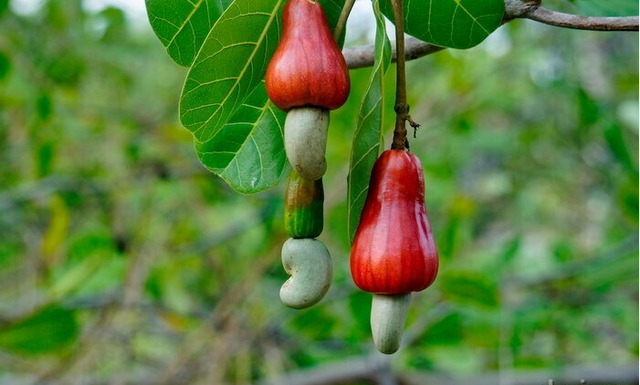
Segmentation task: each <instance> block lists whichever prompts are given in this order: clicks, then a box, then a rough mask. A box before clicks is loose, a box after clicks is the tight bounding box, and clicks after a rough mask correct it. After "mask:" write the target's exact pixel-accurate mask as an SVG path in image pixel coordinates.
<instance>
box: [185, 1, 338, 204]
mask: <svg viewBox="0 0 640 385" xmlns="http://www.w3.org/2000/svg"><path fill="white" fill-rule="evenodd" d="M283 3H284V1H282V0H281V1H278V2H277V3H273V2H269V1H252V2H249V1H248V0H237V1H236V2H235V3H234V4H233V5H232V6H231V7H230V8H229V9H228V10H227V12H225V14H224V15H223V16H222V17H221V18H220V19H219V20H218V23H216V25H215V26H214V27H213V29H212V30H211V33H210V35H209V36H208V37H207V41H206V42H205V44H204V46H203V48H202V51H201V52H200V53H199V54H198V57H197V58H196V61H195V63H194V65H193V67H192V69H191V71H190V72H189V74H188V75H187V80H186V82H185V89H184V90H183V95H182V99H181V106H180V107H181V119H182V123H183V125H185V127H187V128H188V129H190V130H191V131H193V133H194V137H195V147H196V152H197V154H198V157H199V158H200V161H201V162H202V163H203V164H204V165H205V167H207V168H208V169H209V170H211V171H212V172H214V173H216V174H218V175H219V176H220V177H222V178H223V179H224V180H225V181H226V182H227V183H228V184H229V185H230V186H231V187H232V188H233V189H235V190H236V191H238V192H241V193H246V194H250V193H256V192H259V191H263V190H266V189H268V188H271V187H273V186H275V185H276V184H277V183H278V182H279V180H280V177H281V176H282V175H283V174H284V171H285V170H286V167H287V162H286V156H285V153H284V145H283V139H282V136H283V129H282V128H283V124H284V117H285V114H284V113H283V112H282V111H280V110H278V109H277V108H275V107H274V106H273V105H272V104H271V103H270V102H269V101H268V98H267V96H266V93H265V91H264V86H263V85H261V86H260V87H258V88H256V86H258V85H259V84H260V83H261V81H262V78H263V77H264V72H265V71H266V67H267V65H268V62H269V59H270V58H271V55H272V54H273V51H274V50H275V47H276V45H277V44H276V43H277V41H278V39H279V37H280V29H281V26H280V25H281V21H280V11H279V10H280V8H281V5H282V4H283ZM321 3H322V5H323V9H324V11H325V13H326V15H327V19H328V21H329V26H330V27H332V28H333V27H334V26H335V24H336V23H337V20H338V18H339V15H340V12H341V10H342V5H343V4H344V0H341V1H339V0H323V1H321ZM238 19H240V20H238ZM238 23H243V24H244V25H245V27H243V28H238ZM256 80H258V81H257V82H256ZM245 99H246V101H245Z"/></svg>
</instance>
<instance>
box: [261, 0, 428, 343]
mask: <svg viewBox="0 0 640 385" xmlns="http://www.w3.org/2000/svg"><path fill="white" fill-rule="evenodd" d="M399 64H400V63H399ZM399 68H400V67H399ZM402 71H404V67H402ZM403 76H404V74H403ZM265 80H266V88H267V94H268V95H269V98H270V99H271V101H272V102H273V103H274V104H275V105H276V106H277V107H278V108H280V109H282V110H284V111H286V112H287V117H286V120H285V128H284V141H285V151H286V153H287V158H288V160H289V163H290V164H291V166H292V167H293V171H292V172H291V175H290V176H289V181H288V184H287V187H286V192H285V229H286V232H287V235H288V236H289V237H290V239H288V240H287V241H286V242H285V243H284V245H283V247H282V263H283V265H284V268H285V271H286V272H287V273H288V274H289V275H290V276H291V278H289V280H287V282H285V284H284V285H283V286H282V288H281V290H280V299H281V300H282V302H283V303H284V304H285V305H287V306H290V307H293V308H298V309H301V308H306V307H309V306H312V305H314V304H315V303H317V302H318V301H320V300H321V299H322V297H323V296H324V295H325V293H326V292H327V290H328V289H329V286H330V284H331V279H332V262H331V257H330V255H329V252H328V251H327V249H326V247H325V246H324V245H323V244H322V243H321V242H320V241H318V240H317V239H315V238H316V237H317V236H319V235H320V233H321V232H322V227H323V219H322V210H323V200H324V194H323V189H322V176H323V175H324V173H325V171H326V168H327V164H326V159H325V150H326V144H327V131H328V127H329V111H330V110H333V109H336V108H339V107H340V106H342V105H343V104H344V103H345V101H346V100H347V97H348V96H349V87H350V85H349V72H348V69H347V66H346V64H345V61H344V58H343V56H342V53H341V52H340V49H339V48H338V46H337V44H336V43H335V41H334V39H333V37H332V35H331V31H330V29H329V26H328V24H327V19H326V17H325V15H324V12H323V11H322V7H321V5H320V4H319V3H317V2H316V1H313V0H289V2H288V3H287V4H286V6H285V7H284V10H283V32H282V36H281V40H280V43H279V45H278V48H277V49H276V52H275V54H274V56H273V58H272V60H271V62H270V63H269V66H268V68H267V74H266V77H265ZM405 99H406V95H405ZM401 105H404V107H405V108H404V110H402V111H403V114H402V115H401V113H398V120H397V123H396V129H397V130H398V129H399V131H400V132H401V136H400V137H395V134H394V146H393V149H392V150H388V151H385V152H384V153H383V154H382V155H381V156H380V158H379V159H378V160H377V161H376V163H375V165H374V168H373V172H372V175H371V181H370V184H369V191H368V195H367V199H366V202H365V205H364V209H363V212H362V216H361V219H360V224H359V226H358V230H357V233H356V237H355V240H354V243H353V248H352V251H351V273H352V276H353V280H354V282H355V284H356V285H357V286H358V287H359V288H360V289H362V290H364V291H367V292H370V293H373V304H372V309H371V328H372V333H373V340H374V343H375V345H376V347H377V348H378V349H379V350H380V351H381V352H383V353H387V354H391V353H394V352H395V351H396V350H397V349H398V348H399V346H400V342H401V339H402V332H403V329H404V323H405V320H406V316H407V312H408V309H409V304H410V302H411V293H412V292H414V291H421V290H424V289H426V288H427V287H428V286H429V285H431V284H432V283H433V281H434V279H435V277H436V274H437V271H438V253H437V250H436V246H435V243H434V239H433V233H432V231H431V227H430V225H429V222H428V220H427V214H426V209H425V203H424V177H423V173H422V165H421V163H420V161H419V160H418V158H417V157H416V156H415V155H414V154H412V153H409V152H407V151H405V145H406V143H407V141H406V129H404V124H405V121H406V120H407V119H408V115H407V113H408V106H406V103H401ZM403 130H404V131H403Z"/></svg>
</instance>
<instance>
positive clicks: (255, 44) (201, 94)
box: [180, 0, 284, 142]
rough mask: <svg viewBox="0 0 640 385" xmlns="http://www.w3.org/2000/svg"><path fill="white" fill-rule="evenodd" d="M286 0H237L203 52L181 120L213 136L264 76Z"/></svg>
mask: <svg viewBox="0 0 640 385" xmlns="http://www.w3.org/2000/svg"><path fill="white" fill-rule="evenodd" d="M283 3H284V0H277V1H267V0H236V1H235V2H234V3H233V5H232V6H231V7H229V8H228V9H227V10H226V11H225V12H224V14H222V16H221V17H220V19H218V22H217V23H216V24H215V25H214V26H213V29H212V30H211V32H210V33H209V35H208V36H207V39H206V40H205V42H204V45H203V46H202V49H201V50H200V52H199V53H198V56H197V57H196V60H195V62H194V63H193V66H192V67H191V70H190V71H189V74H188V75H187V80H186V81H185V85H184V89H183V91H182V97H181V99H180V120H181V121H182V124H183V125H184V126H185V127H186V128H187V129H188V130H190V131H191V132H192V133H193V135H194V136H195V138H196V140H198V141H199V142H206V141H209V140H211V139H212V138H213V137H214V136H215V135H216V134H217V133H218V131H220V130H221V129H222V127H224V125H225V124H226V123H227V122H228V121H229V119H230V118H231V117H232V116H233V115H234V114H235V113H236V112H237V111H238V109H239V108H240V107H241V106H242V103H243V102H244V100H245V99H246V98H247V97H248V96H249V95H250V94H251V92H252V91H253V89H254V88H255V87H256V86H257V85H258V84H259V83H260V81H261V80H262V78H263V77H264V74H265V71H266V68H267V64H268V63H269V59H270V58H271V55H272V54H273V52H274V51H275V48H276V45H277V42H278V38H279V36H280V29H281V25H280V20H279V17H278V15H279V14H280V8H281V6H282V4H283Z"/></svg>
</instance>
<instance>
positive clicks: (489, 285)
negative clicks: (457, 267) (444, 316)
mask: <svg viewBox="0 0 640 385" xmlns="http://www.w3.org/2000/svg"><path fill="white" fill-rule="evenodd" d="M439 284H440V289H441V291H442V295H443V296H444V297H445V298H447V299H448V300H449V301H451V302H452V303H455V304H462V305H476V306H479V307H496V306H498V304H499V293H498V287H497V285H496V283H495V282H493V281H491V280H490V279H489V278H487V277H485V276H484V275H481V274H479V273H475V272H463V271H459V272H454V271H450V272H449V274H447V275H445V276H443V277H441V278H440V282H439Z"/></svg>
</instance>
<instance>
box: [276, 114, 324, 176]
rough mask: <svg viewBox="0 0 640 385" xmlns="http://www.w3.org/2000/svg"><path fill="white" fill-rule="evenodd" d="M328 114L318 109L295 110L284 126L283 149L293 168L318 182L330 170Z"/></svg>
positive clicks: (288, 116)
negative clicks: (327, 152) (327, 158)
mask: <svg viewBox="0 0 640 385" xmlns="http://www.w3.org/2000/svg"><path fill="white" fill-rule="evenodd" d="M328 130H329V111H328V110H324V109H322V108H318V107H299V108H293V109H291V110H290V111H289V112H288V113H287V118H286V120H285V122H284V148H285V150H286V152H287V158H288V159H289V163H291V166H292V167H293V168H294V170H296V171H297V172H298V174H300V176H302V177H303V178H305V179H308V180H318V179H320V178H322V176H323V175H324V172H325V171H326V170H327V161H326V159H325V157H324V153H325V151H326V149H327V132H328Z"/></svg>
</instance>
